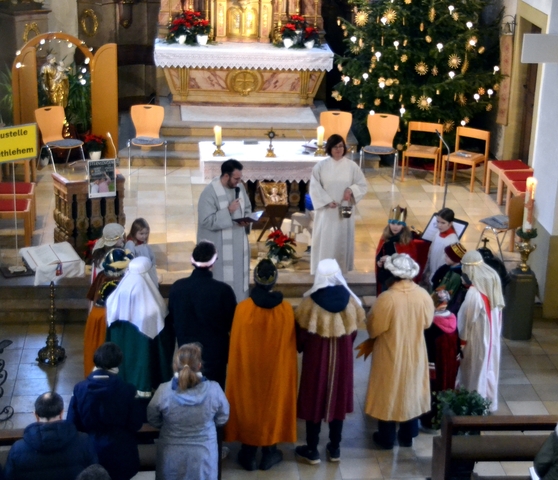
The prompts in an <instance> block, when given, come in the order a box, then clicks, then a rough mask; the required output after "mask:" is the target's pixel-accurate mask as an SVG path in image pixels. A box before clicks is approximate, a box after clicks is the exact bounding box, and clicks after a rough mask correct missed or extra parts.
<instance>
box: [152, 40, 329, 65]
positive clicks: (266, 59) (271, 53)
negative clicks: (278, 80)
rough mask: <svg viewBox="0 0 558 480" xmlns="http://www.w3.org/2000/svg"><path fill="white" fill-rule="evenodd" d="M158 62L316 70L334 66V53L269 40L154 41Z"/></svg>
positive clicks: (157, 63)
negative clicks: (278, 44) (191, 43)
mask: <svg viewBox="0 0 558 480" xmlns="http://www.w3.org/2000/svg"><path fill="white" fill-rule="evenodd" d="M154 57H155V65H157V66H158V67H168V68H172V67H186V68H247V69H264V70H315V71H330V70H331V69H332V68H333V52H332V51H331V50H330V48H329V46H328V45H327V44H324V45H322V46H321V47H320V48H302V49H292V48H278V47H275V46H273V45H271V44H269V43H233V42H226V43H220V44H218V45H206V46H201V45H200V46H189V45H180V44H178V43H172V44H168V43H164V42H162V41H161V40H159V39H158V40H156V41H155V54H154Z"/></svg>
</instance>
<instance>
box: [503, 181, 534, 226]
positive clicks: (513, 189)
mask: <svg viewBox="0 0 558 480" xmlns="http://www.w3.org/2000/svg"><path fill="white" fill-rule="evenodd" d="M532 176H533V172H528V171H523V172H520V171H515V172H514V171H512V172H504V173H503V174H502V177H501V178H502V181H503V183H504V186H506V187H507V192H506V215H507V214H508V210H509V205H510V199H511V197H512V196H514V197H517V196H518V195H521V194H522V193H525V192H526V191H527V179H528V178H529V177H532ZM500 204H501V203H500Z"/></svg>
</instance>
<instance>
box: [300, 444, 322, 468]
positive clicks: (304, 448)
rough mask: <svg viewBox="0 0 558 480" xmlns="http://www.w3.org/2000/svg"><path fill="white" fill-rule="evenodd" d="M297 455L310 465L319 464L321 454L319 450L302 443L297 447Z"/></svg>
mask: <svg viewBox="0 0 558 480" xmlns="http://www.w3.org/2000/svg"><path fill="white" fill-rule="evenodd" d="M295 455H296V457H297V458H298V459H299V460H302V461H303V462H305V463H308V464H310V465H317V464H318V463H320V454H319V453H318V450H310V448H308V445H301V446H299V447H296V448H295Z"/></svg>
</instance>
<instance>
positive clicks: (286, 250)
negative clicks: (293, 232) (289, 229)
mask: <svg viewBox="0 0 558 480" xmlns="http://www.w3.org/2000/svg"><path fill="white" fill-rule="evenodd" d="M265 246H266V247H268V248H269V250H268V253H267V257H268V258H269V259H270V260H271V261H272V262H274V263H277V262H284V261H285V260H292V259H295V258H296V254H295V249H294V247H295V246H296V242H295V241H294V240H293V239H292V238H290V237H289V236H287V235H285V234H284V233H283V232H282V231H281V230H273V231H272V232H271V233H270V234H269V235H268V237H267V241H266V242H265Z"/></svg>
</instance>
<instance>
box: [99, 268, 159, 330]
mask: <svg viewBox="0 0 558 480" xmlns="http://www.w3.org/2000/svg"><path fill="white" fill-rule="evenodd" d="M150 268H151V260H149V258H147V257H137V258H134V259H133V260H132V261H131V262H130V266H129V267H128V272H127V273H126V275H125V276H124V278H123V279H122V280H121V281H120V283H119V284H118V287H116V290H115V291H114V292H113V293H112V294H111V295H110V297H109V298H108V300H107V323H108V325H111V324H112V323H113V322H116V321H117V320H121V321H126V322H130V323H132V324H134V325H135V326H136V327H138V330H139V331H140V332H142V333H143V334H145V335H147V336H148V337H149V338H155V337H156V336H157V335H158V334H159V332H160V331H161V330H162V329H163V327H164V326H165V317H166V316H167V314H168V309H167V305H166V303H165V300H164V299H163V297H162V295H161V294H160V293H159V289H158V288H157V285H155V284H154V283H153V280H152V279H151V276H150V275H149V269H150Z"/></svg>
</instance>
